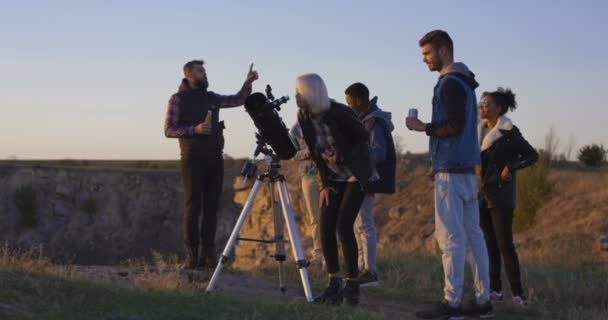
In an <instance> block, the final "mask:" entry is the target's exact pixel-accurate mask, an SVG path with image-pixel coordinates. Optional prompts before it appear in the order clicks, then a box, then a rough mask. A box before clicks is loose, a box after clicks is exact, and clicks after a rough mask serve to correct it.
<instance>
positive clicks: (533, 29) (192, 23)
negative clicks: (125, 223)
mask: <svg viewBox="0 0 608 320" xmlns="http://www.w3.org/2000/svg"><path fill="white" fill-rule="evenodd" d="M606 3H607V2H605V1H500V2H498V1H415V2H413V1H412V2H408V1H328V0H326V1H316V0H313V1H278V0H277V1H114V0H106V1H27V0H25V1H10V0H2V1H0V97H1V100H0V115H1V116H0V159H8V158H15V157H16V158H18V159H64V158H72V159H177V158H178V157H179V149H178V144H177V141H176V140H175V139H167V138H165V137H164V134H163V122H164V117H165V111H166V108H167V101H168V99H169V97H170V96H171V95H172V94H173V93H174V92H175V91H176V89H177V86H178V84H179V82H180V80H181V78H182V76H183V75H182V66H183V64H184V63H185V62H186V61H188V60H191V59H204V60H205V61H206V68H207V74H208V77H209V81H210V90H213V91H215V92H218V93H221V94H232V93H235V92H236V91H238V89H239V88H240V87H241V85H242V83H243V81H244V80H245V75H246V73H247V69H248V67H249V64H250V63H251V62H253V63H254V64H255V65H254V68H255V69H256V70H257V71H258V72H259V74H260V80H258V81H257V82H256V83H255V84H254V91H263V89H264V87H265V85H266V84H271V85H272V86H273V88H274V93H275V95H276V96H280V95H289V96H291V97H292V100H291V101H289V103H288V104H287V105H286V106H285V107H284V108H283V111H282V112H281V116H282V117H283V119H284V120H285V122H286V123H287V124H288V125H291V124H292V123H293V122H294V121H295V114H296V106H295V99H293V95H294V88H295V78H296V77H297V76H298V75H300V74H303V73H307V72H315V73H318V74H320V75H321V76H322V77H323V78H324V79H325V81H326V83H327V86H328V89H329V92H330V96H332V97H333V98H335V99H336V100H338V101H341V102H344V90H345V88H346V87H348V86H349V85H350V84H351V83H353V82H363V83H365V84H366V85H367V86H368V87H369V88H370V91H371V94H372V95H378V96H379V105H380V107H381V108H383V109H384V110H386V111H390V112H392V114H393V119H394V123H395V125H396V128H397V129H396V130H395V132H394V134H395V135H396V136H399V137H401V141H402V143H403V146H404V149H405V150H409V151H411V152H423V151H426V147H427V143H428V139H427V138H426V137H425V136H424V135H422V134H418V133H411V132H409V131H408V130H407V129H406V128H405V125H404V121H403V119H404V117H405V115H406V114H407V109H409V108H411V107H417V108H418V109H419V116H420V118H421V119H423V120H430V115H431V97H432V89H433V86H434V85H435V82H436V81H437V76H438V75H437V73H431V72H429V71H428V69H427V67H426V65H425V64H423V63H422V56H421V54H420V48H419V46H418V40H419V39H420V38H421V37H422V36H423V35H424V34H425V33H426V32H428V31H431V30H433V29H443V30H446V31H448V33H449V34H450V35H451V36H452V38H453V40H454V43H455V57H456V61H462V62H464V63H466V64H467V65H468V66H469V67H470V68H471V70H472V71H473V72H475V74H476V75H477V80H478V81H479V83H480V88H479V89H478V90H477V95H478V96H479V95H480V94H481V93H482V92H483V91H488V90H495V89H496V87H498V86H508V87H511V88H512V89H513V91H514V92H515V93H516V95H517V101H518V103H519V108H518V109H517V110H516V111H515V112H514V113H513V114H511V115H510V116H511V118H512V119H513V121H514V122H515V124H516V125H517V126H518V127H519V128H520V130H521V131H522V132H523V134H524V136H525V137H526V138H528V140H529V141H530V142H531V144H532V145H534V146H535V147H543V145H544V139H545V135H546V133H547V132H548V131H549V129H550V128H551V127H553V128H554V129H555V131H556V132H557V134H558V136H559V137H560V138H561V141H562V145H563V146H564V147H565V145H566V144H567V143H568V142H569V141H570V140H572V141H573V143H574V145H575V149H578V148H579V147H580V146H582V145H585V144H590V143H599V144H604V146H607V145H608V123H607V121H608V120H607V119H608V111H607V109H608V108H607V107H608V105H607V104H606V93H605V92H604V90H606V87H607V84H608V81H607V80H606V77H607V76H608V62H607V57H608V42H607V41H606V39H608V23H606V22H605V21H606V17H607V16H608V10H607V9H608V5H607V4H606ZM221 117H222V118H223V120H225V122H226V127H227V130H226V131H225V136H226V149H225V152H226V153H227V154H229V155H231V156H233V157H248V156H250V154H251V153H252V152H253V149H254V147H255V145H254V144H255V139H254V136H253V133H254V130H255V127H254V125H253V122H252V121H251V119H250V118H249V116H248V115H247V114H246V112H245V111H244V109H243V108H235V109H228V110H223V111H222V113H221ZM573 155H574V154H573Z"/></svg>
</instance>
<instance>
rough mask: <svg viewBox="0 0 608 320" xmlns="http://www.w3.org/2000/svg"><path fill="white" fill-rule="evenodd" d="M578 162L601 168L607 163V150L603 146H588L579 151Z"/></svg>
mask: <svg viewBox="0 0 608 320" xmlns="http://www.w3.org/2000/svg"><path fill="white" fill-rule="evenodd" d="M578 160H579V161H580V162H582V163H583V164H585V165H586V166H588V167H599V166H600V165H602V164H603V163H604V161H606V149H604V146H603V145H597V144H592V145H587V146H584V147H582V148H581V149H580V150H579V151H578Z"/></svg>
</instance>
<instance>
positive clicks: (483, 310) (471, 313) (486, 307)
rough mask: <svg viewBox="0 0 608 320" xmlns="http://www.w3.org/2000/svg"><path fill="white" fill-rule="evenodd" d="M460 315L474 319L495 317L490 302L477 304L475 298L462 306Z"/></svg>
mask: <svg viewBox="0 0 608 320" xmlns="http://www.w3.org/2000/svg"><path fill="white" fill-rule="evenodd" d="M462 313H463V314H464V315H466V316H468V317H476V318H479V319H492V318H494V317H495V316H496V315H495V314H494V307H493V306H492V301H491V300H488V301H486V302H485V303H482V304H479V303H478V302H477V299H475V298H473V299H471V300H469V301H467V302H466V303H464V304H463V306H462Z"/></svg>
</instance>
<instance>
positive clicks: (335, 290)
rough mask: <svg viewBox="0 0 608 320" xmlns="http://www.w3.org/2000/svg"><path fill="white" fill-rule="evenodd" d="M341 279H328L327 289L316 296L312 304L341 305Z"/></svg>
mask: <svg viewBox="0 0 608 320" xmlns="http://www.w3.org/2000/svg"><path fill="white" fill-rule="evenodd" d="M341 287H342V278H340V277H329V280H328V281H327V287H326V288H325V290H323V293H321V294H320V295H318V296H316V297H315V299H314V301H313V302H314V303H325V304H332V305H338V304H340V303H342V290H341V289H342V288H341Z"/></svg>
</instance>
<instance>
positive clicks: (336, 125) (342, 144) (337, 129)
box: [298, 101, 374, 190]
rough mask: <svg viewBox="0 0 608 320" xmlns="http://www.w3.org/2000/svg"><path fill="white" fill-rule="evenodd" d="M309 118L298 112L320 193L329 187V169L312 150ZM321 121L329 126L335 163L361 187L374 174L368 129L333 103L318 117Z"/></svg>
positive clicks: (312, 139) (314, 137) (351, 113)
mask: <svg viewBox="0 0 608 320" xmlns="http://www.w3.org/2000/svg"><path fill="white" fill-rule="evenodd" d="M310 117H311V115H310V113H309V112H307V111H305V110H303V109H300V111H299V112H298V122H299V123H300V127H301V128H302V134H303V135H304V141H306V144H307V145H308V149H309V150H310V155H311V157H312V160H313V161H314V162H315V164H316V165H317V168H318V169H319V188H320V189H321V190H322V189H323V188H324V187H325V186H327V185H329V179H328V170H330V169H329V168H328V167H327V165H326V164H325V161H324V160H323V158H322V157H321V152H320V151H319V150H318V149H317V148H315V145H316V140H317V135H316V133H315V129H314V126H313V124H312V119H311V118H310ZM321 122H322V123H324V124H326V125H327V126H328V127H329V130H330V131H331V135H332V136H333V138H334V140H335V143H336V146H335V148H336V155H337V156H338V158H339V160H338V164H340V165H344V166H346V167H347V168H348V169H349V170H350V171H351V172H352V174H353V175H354V176H355V178H357V181H359V183H360V184H361V186H362V187H363V188H364V187H365V186H366V185H367V183H368V180H369V179H370V177H372V174H373V171H374V170H373V166H374V164H373V159H372V157H371V156H370V153H369V134H368V133H367V130H365V127H364V126H363V124H362V123H361V121H360V120H359V118H358V117H357V115H356V114H355V113H354V112H353V111H352V110H351V109H350V108H349V107H347V106H345V105H342V104H340V103H337V102H335V101H332V102H331V106H330V108H329V110H327V111H325V112H323V113H322V114H321Z"/></svg>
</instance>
